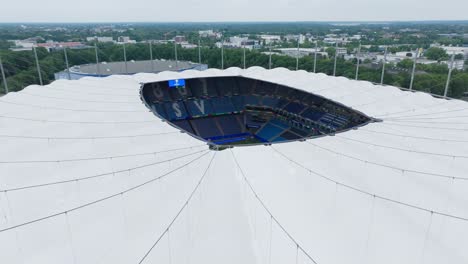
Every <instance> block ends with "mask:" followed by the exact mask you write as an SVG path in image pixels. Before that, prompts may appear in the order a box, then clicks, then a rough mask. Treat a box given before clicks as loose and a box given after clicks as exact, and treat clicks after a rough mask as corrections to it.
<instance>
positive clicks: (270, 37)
mask: <svg viewBox="0 0 468 264" xmlns="http://www.w3.org/2000/svg"><path fill="white" fill-rule="evenodd" d="M259 37H260V39H261V40H262V41H264V42H265V44H266V45H268V44H271V43H276V42H280V41H281V36H279V35H260V36H259Z"/></svg>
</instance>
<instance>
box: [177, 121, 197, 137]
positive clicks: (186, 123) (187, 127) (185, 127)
mask: <svg viewBox="0 0 468 264" xmlns="http://www.w3.org/2000/svg"><path fill="white" fill-rule="evenodd" d="M172 124H174V125H176V126H177V127H179V128H181V129H182V130H185V131H187V132H189V133H191V134H195V132H194V131H193V129H192V126H191V125H190V122H189V121H187V120H177V121H173V122H172Z"/></svg>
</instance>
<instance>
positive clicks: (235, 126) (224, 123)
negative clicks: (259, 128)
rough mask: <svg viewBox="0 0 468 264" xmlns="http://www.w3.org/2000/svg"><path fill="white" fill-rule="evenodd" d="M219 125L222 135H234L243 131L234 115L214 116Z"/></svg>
mask: <svg viewBox="0 0 468 264" xmlns="http://www.w3.org/2000/svg"><path fill="white" fill-rule="evenodd" d="M216 119H217V121H218V124H219V125H220V127H221V130H222V132H223V135H225V136H226V135H235V134H241V133H243V132H244V131H243V129H242V127H241V125H240V124H239V122H238V121H237V117H236V115H226V116H218V117H216Z"/></svg>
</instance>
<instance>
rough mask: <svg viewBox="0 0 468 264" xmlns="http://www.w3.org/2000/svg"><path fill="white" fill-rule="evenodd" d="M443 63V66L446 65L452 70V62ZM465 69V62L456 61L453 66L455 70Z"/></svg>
mask: <svg viewBox="0 0 468 264" xmlns="http://www.w3.org/2000/svg"><path fill="white" fill-rule="evenodd" d="M441 63H443V64H446V65H447V67H448V68H450V65H452V64H451V61H450V60H448V61H441ZM464 67H465V60H454V61H453V66H452V69H453V70H460V71H461V70H463V69H464Z"/></svg>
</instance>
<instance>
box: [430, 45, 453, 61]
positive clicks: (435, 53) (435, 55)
mask: <svg viewBox="0 0 468 264" xmlns="http://www.w3.org/2000/svg"><path fill="white" fill-rule="evenodd" d="M424 55H425V56H426V57H427V58H428V59H430V60H436V61H441V60H445V59H447V58H448V57H449V56H448V55H447V52H445V50H444V49H442V48H438V47H432V48H429V49H427V50H426V52H424Z"/></svg>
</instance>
